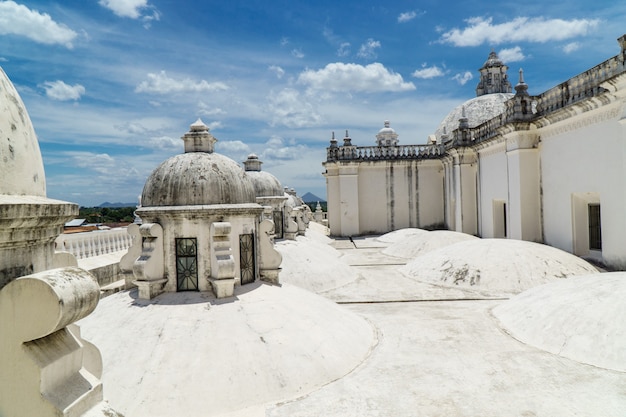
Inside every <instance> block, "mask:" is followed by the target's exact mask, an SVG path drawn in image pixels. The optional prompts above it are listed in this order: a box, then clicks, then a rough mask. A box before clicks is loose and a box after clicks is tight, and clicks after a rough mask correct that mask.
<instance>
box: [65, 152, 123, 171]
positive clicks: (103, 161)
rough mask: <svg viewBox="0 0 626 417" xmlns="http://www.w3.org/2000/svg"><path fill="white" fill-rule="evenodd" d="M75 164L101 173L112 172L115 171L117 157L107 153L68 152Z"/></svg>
mask: <svg viewBox="0 0 626 417" xmlns="http://www.w3.org/2000/svg"><path fill="white" fill-rule="evenodd" d="M67 155H68V156H70V157H71V158H72V160H73V161H74V164H75V165H77V166H79V167H81V168H89V169H91V170H92V171H96V172H98V173H100V174H112V173H114V172H115V169H114V168H115V165H116V164H115V159H114V158H113V157H111V156H110V155H109V154H107V153H93V152H80V151H76V152H68V153H67Z"/></svg>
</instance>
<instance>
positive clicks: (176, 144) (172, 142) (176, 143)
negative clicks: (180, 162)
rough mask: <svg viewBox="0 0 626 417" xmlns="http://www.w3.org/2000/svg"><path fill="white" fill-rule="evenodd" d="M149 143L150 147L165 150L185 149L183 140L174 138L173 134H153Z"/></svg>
mask: <svg viewBox="0 0 626 417" xmlns="http://www.w3.org/2000/svg"><path fill="white" fill-rule="evenodd" d="M147 142H148V143H147V145H149V147H150V148H157V149H164V150H179V151H182V150H183V142H182V141H181V140H180V138H173V137H171V136H153V137H151V138H149V139H148V141H147Z"/></svg>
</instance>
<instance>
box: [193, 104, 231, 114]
mask: <svg viewBox="0 0 626 417" xmlns="http://www.w3.org/2000/svg"><path fill="white" fill-rule="evenodd" d="M198 114H199V115H200V116H222V115H224V114H226V112H225V111H224V110H222V109H221V108H219V107H215V108H212V107H210V106H209V105H208V104H206V103H205V102H203V101H201V102H199V103H198Z"/></svg>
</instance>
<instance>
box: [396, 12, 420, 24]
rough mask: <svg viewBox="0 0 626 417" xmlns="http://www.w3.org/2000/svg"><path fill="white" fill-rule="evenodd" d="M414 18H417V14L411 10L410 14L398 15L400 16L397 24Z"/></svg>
mask: <svg viewBox="0 0 626 417" xmlns="http://www.w3.org/2000/svg"><path fill="white" fill-rule="evenodd" d="M416 17H417V13H415V11H413V10H411V11H410V12H404V13H400V15H399V16H398V23H405V22H409V21H411V20H413V19H415V18H416Z"/></svg>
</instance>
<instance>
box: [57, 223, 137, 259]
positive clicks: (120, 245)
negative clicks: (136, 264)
mask: <svg viewBox="0 0 626 417" xmlns="http://www.w3.org/2000/svg"><path fill="white" fill-rule="evenodd" d="M132 240H133V239H132V236H131V235H130V234H128V231H127V229H126V228H125V227H121V228H116V229H109V230H94V231H92V232H81V233H67V234H62V235H60V236H59V237H58V238H57V239H56V240H55V250H56V251H57V252H69V253H71V254H72V255H74V256H75V257H76V259H85V258H91V257H94V256H100V255H106V254H109V253H113V252H119V251H125V250H127V249H128V248H129V247H130V246H131V244H132Z"/></svg>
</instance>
